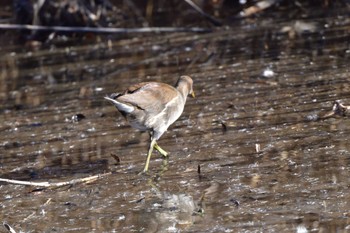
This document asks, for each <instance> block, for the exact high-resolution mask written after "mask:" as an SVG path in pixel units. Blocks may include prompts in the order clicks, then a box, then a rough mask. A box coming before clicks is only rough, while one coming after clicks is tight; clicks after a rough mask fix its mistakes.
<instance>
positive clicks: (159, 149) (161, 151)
mask: <svg viewBox="0 0 350 233" xmlns="http://www.w3.org/2000/svg"><path fill="white" fill-rule="evenodd" d="M154 148H155V149H156V150H157V151H159V153H161V154H162V155H163V156H164V157H167V156H168V152H166V151H165V150H163V149H162V148H160V146H158V144H157V142H156V144H154Z"/></svg>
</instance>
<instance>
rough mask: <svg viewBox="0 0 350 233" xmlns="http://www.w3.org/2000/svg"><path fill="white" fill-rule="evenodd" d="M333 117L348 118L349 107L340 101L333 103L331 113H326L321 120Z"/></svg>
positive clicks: (349, 113) (349, 114)
mask: <svg viewBox="0 0 350 233" xmlns="http://www.w3.org/2000/svg"><path fill="white" fill-rule="evenodd" d="M334 116H341V117H348V116H350V106H346V105H344V104H342V103H341V102H340V100H336V101H334V104H333V108H332V111H330V112H328V113H326V114H325V115H323V116H322V117H321V118H322V119H324V118H329V117H334Z"/></svg>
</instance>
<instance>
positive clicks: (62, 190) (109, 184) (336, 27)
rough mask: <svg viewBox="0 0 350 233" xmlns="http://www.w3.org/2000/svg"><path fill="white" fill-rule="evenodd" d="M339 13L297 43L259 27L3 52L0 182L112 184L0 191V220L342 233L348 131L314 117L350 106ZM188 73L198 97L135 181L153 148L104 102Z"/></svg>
mask: <svg viewBox="0 0 350 233" xmlns="http://www.w3.org/2000/svg"><path fill="white" fill-rule="evenodd" d="M335 12H337V13H335ZM335 12H334V9H333V11H330V12H329V14H328V15H327V16H326V17H324V18H321V19H320V18H316V16H315V18H312V17H310V18H308V19H307V20H304V21H303V22H304V23H310V24H313V23H314V22H316V23H317V25H318V30H317V31H316V32H309V31H305V32H302V33H299V34H298V33H297V34H296V35H294V36H291V34H292V33H290V30H294V29H293V27H294V26H293V25H296V23H298V22H297V21H296V20H297V19H280V20H279V21H277V20H276V21H274V19H273V18H272V17H267V18H266V19H265V18H263V19H259V20H253V19H252V20H243V19H242V20H241V21H240V22H239V23H236V22H235V23H232V24H231V25H230V26H229V27H222V28H217V29H215V30H214V31H213V32H211V33H205V34H193V33H192V34H191V33H176V34H156V35H151V34H146V35H143V36H140V35H135V36H132V37H131V36H130V38H123V39H119V40H118V39H113V40H110V41H107V39H106V40H103V39H102V40H101V41H100V42H94V43H84V44H83V45H82V44H81V43H78V44H74V45H69V46H68V45H61V46H51V47H49V48H42V49H39V50H37V51H29V50H27V49H23V48H22V47H21V46H18V45H11V46H6V44H4V43H3V44H2V45H1V50H0V52H1V74H0V84H1V86H0V88H1V89H0V102H1V108H0V113H1V115H0V122H1V123H0V129H1V130H0V153H1V154H0V167H1V178H7V179H16V180H22V181H33V182H41V181H50V182H62V181H69V180H73V179H77V178H83V177H89V176H93V175H97V174H107V175H105V176H103V177H101V178H99V179H97V180H94V181H93V182H86V183H78V184H73V185H69V186H63V187H59V188H39V187H35V186H23V185H13V184H7V183H5V182H2V183H0V193H1V195H0V198H1V204H0V209H1V212H0V219H1V221H2V222H4V223H7V224H9V225H11V226H12V227H13V228H14V229H16V230H17V231H18V232H20V231H22V232H348V231H350V218H349V215H350V212H349V209H350V202H349V200H350V192H349V190H348V188H349V185H350V167H349V162H350V143H349V139H350V138H349V132H350V121H349V119H348V118H346V117H332V118H327V119H321V118H320V117H319V116H322V115H323V114H325V113H327V112H328V111H330V110H331V109H332V106H333V103H334V101H335V100H341V101H342V102H343V103H344V104H345V105H349V104H350V85H349V54H350V48H349V37H348V33H349V28H350V21H349V20H348V17H347V14H345V13H342V10H341V9H338V11H337V10H335ZM317 17H320V16H319V15H318V16H317ZM283 28H287V29H288V28H290V29H289V33H288V32H284V31H283V30H282V29H283ZM1 41H4V40H3V39H2V40H1ZM183 74H186V75H190V76H191V77H192V78H193V80H194V90H195V92H196V98H188V100H187V103H186V107H185V110H184V113H183V114H182V116H181V117H180V118H179V120H178V121H176V122H175V123H174V124H173V125H172V126H171V127H170V128H169V130H168V131H167V132H166V133H165V134H164V135H163V136H162V137H161V139H160V140H159V141H158V143H159V145H160V146H162V148H164V149H165V150H167V151H168V152H169V153H170V157H169V160H168V161H165V160H163V159H162V158H161V156H160V155H159V154H157V153H156V152H154V154H153V157H152V160H151V163H150V172H149V174H144V175H139V172H140V171H141V170H142V169H143V166H144V162H145V159H146V153H147V148H148V143H149V136H148V134H147V133H140V132H138V131H136V130H134V129H132V128H131V127H130V126H128V124H127V122H125V120H124V119H123V117H122V116H121V115H120V114H119V113H118V112H117V111H116V110H115V108H114V107H113V106H111V105H110V104H109V103H108V102H106V101H105V100H104V99H103V97H104V96H105V95H107V94H110V93H113V92H116V91H122V90H123V89H125V88H126V87H128V86H129V85H131V84H134V83H137V82H141V81H149V80H153V81H160V82H165V83H169V84H174V83H175V82H176V80H177V78H178V77H179V76H180V75H183ZM116 158H118V159H119V160H120V161H117V160H116ZM199 170H200V172H199ZM109 172H110V173H109ZM0 232H6V229H5V227H3V228H1V227H0Z"/></svg>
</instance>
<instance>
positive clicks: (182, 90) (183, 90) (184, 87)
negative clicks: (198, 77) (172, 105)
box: [176, 84, 190, 101]
mask: <svg viewBox="0 0 350 233" xmlns="http://www.w3.org/2000/svg"><path fill="white" fill-rule="evenodd" d="M176 89H177V90H178V91H179V92H180V94H181V96H182V98H183V100H184V101H186V98H187V96H188V93H189V91H190V90H189V89H188V86H187V85H181V84H180V85H179V86H177V87H176Z"/></svg>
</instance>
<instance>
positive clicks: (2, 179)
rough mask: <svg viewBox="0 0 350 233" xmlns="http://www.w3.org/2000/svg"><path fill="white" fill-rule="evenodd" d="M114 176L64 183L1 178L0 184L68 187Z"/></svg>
mask: <svg viewBox="0 0 350 233" xmlns="http://www.w3.org/2000/svg"><path fill="white" fill-rule="evenodd" d="M110 174H112V173H111V172H108V173H104V174H99V175H95V176H89V177H85V178H78V179H73V180H69V181H63V182H56V183H52V182H47V181H45V182H32V181H22V180H12V179H4V178H0V182H6V183H9V184H19V185H29V186H40V187H60V186H66V185H73V184H78V183H84V182H92V181H95V180H97V179H99V178H102V177H105V176H108V175H110Z"/></svg>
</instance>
